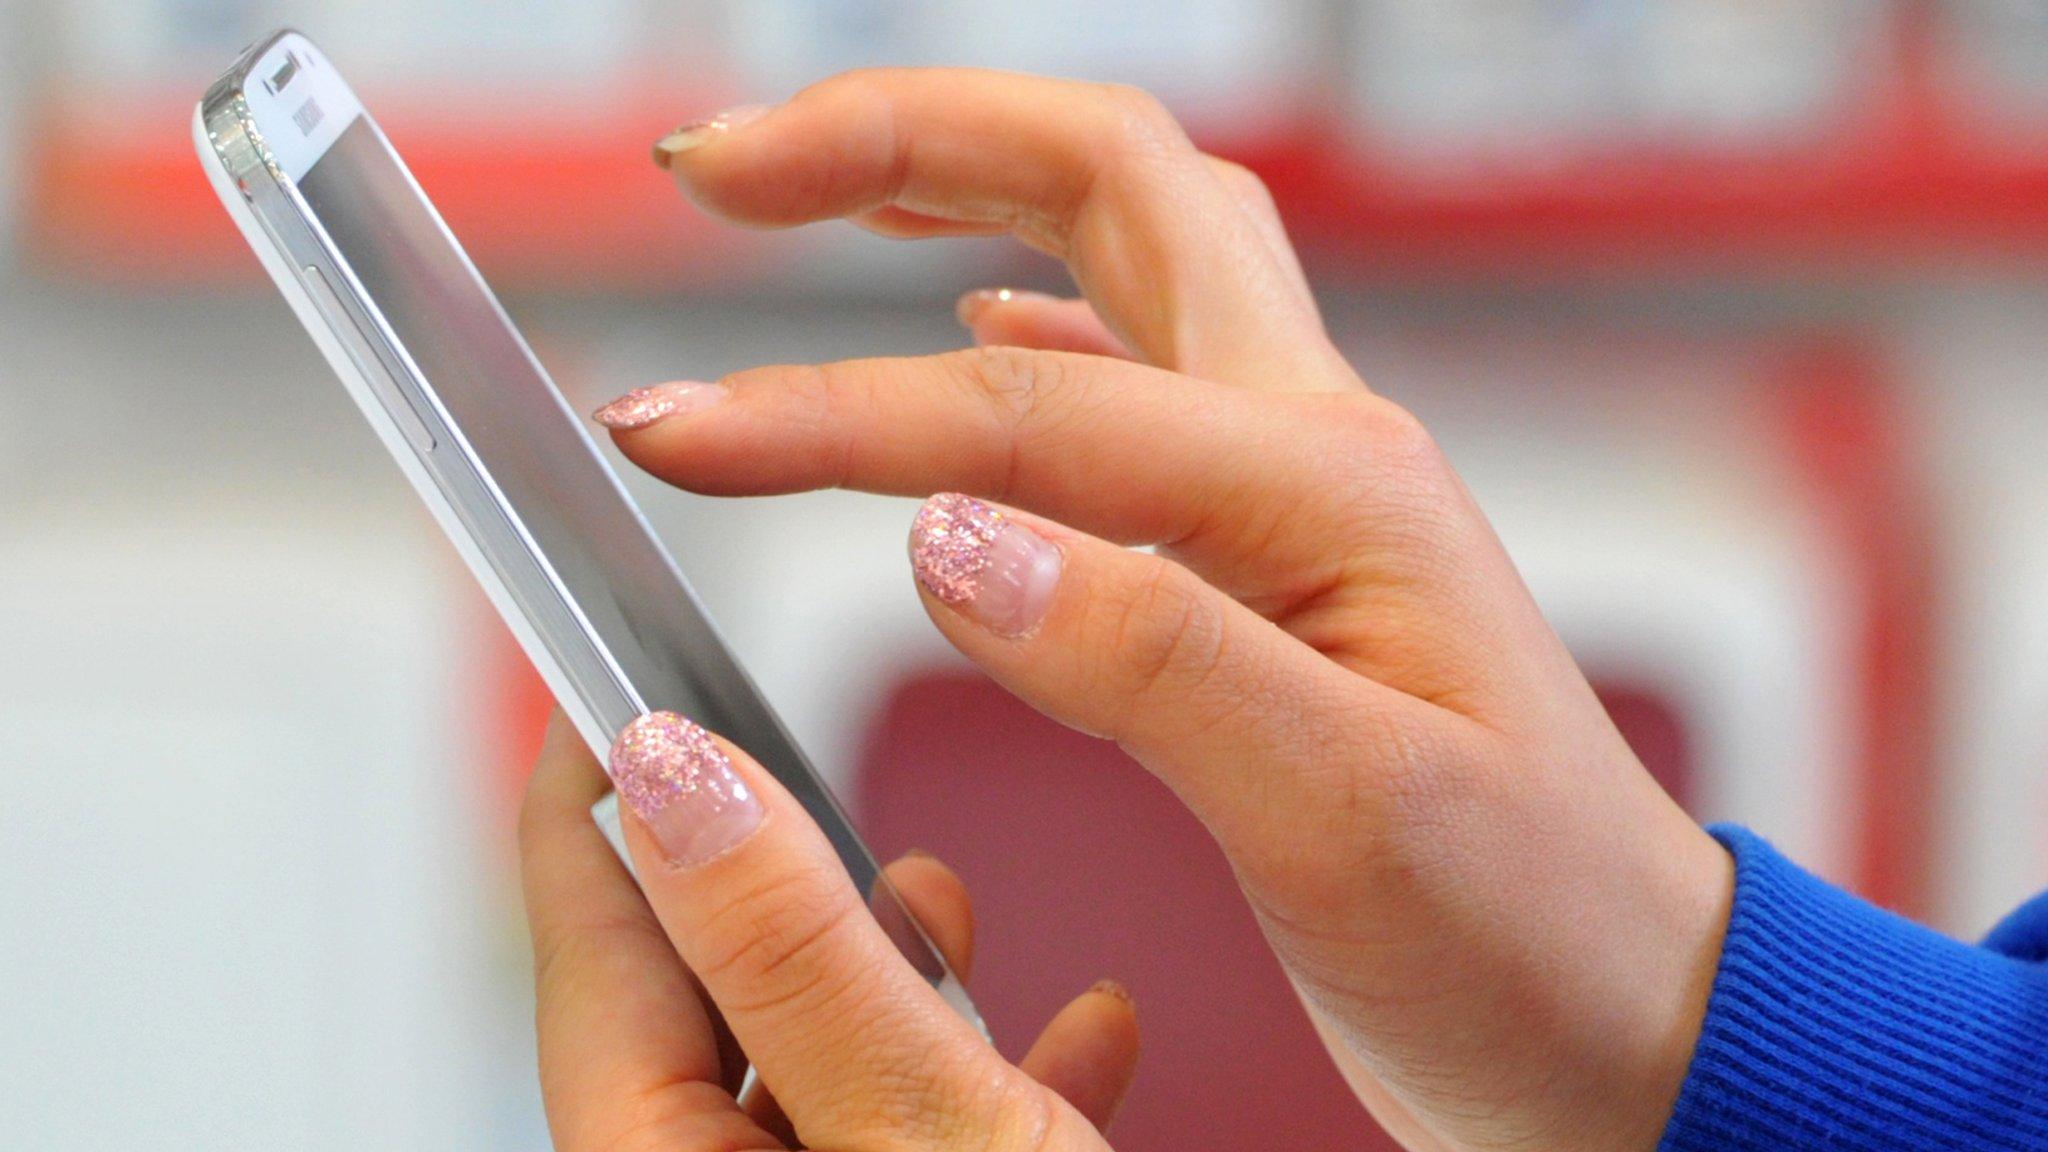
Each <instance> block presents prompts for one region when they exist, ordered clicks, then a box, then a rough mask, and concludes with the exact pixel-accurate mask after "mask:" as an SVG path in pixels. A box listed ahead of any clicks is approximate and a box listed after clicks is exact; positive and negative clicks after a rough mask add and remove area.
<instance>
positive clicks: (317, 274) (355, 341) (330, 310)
mask: <svg viewBox="0 0 2048 1152" xmlns="http://www.w3.org/2000/svg"><path fill="white" fill-rule="evenodd" d="M305 273H306V287H307V289H308V290H309V291H311V292H312V294H313V299H314V301H315V302H316V303H318V304H319V306H320V310H321V311H322V312H325V313H326V314H327V315H328V317H329V319H330V321H331V325H330V326H331V327H332V328H333V330H334V333H335V335H337V336H339V337H340V338H341V342H342V343H343V344H344V345H346V346H347V347H348V354H349V358H350V359H352V360H354V361H355V362H356V367H357V369H358V370H360V371H361V372H362V373H363V375H364V377H365V378H366V379H368V380H369V382H370V391H372V392H374V393H376V394H377V399H378V401H379V402H380V403H381V404H382V406H383V408H384V411H385V412H386V413H387V414H388V415H389V416H390V417H391V419H392V422H393V423H395V424H397V425H398V430H399V432H400V433H401V434H402V435H404V437H405V439H406V441H407V442H408V443H410V444H411V445H412V446H413V447H414V448H415V449H417V450H418V451H420V452H421V453H427V452H432V451H433V450H434V434H433V432H432V431H431V430H429V429H428V428H427V422H426V421H425V420H424V419H422V418H421V416H420V414H419V410H418V409H416V408H414V407H413V405H412V401H411V400H409V399H407V398H406V396H405V393H404V391H403V390H402V389H401V388H400V387H399V386H398V383H397V381H395V380H394V379H393V378H392V376H391V370H390V368H389V367H388V366H387V364H386V361H385V360H384V358H383V357H382V356H380V355H378V354H377V346H376V345H375V344H374V343H372V342H371V341H370V338H369V337H367V336H365V335H363V330H362V328H361V327H360V326H359V325H357V323H356V321H355V315H354V314H353V313H351V312H350V311H349V310H348V307H347V306H346V305H344V304H343V303H342V302H341V296H340V294H339V293H337V292H335V290H334V286H333V285H332V284H330V283H329V282H328V280H327V276H326V274H325V273H323V272H321V271H320V269H319V267H318V266H317V265H313V264H308V265H306V266H305Z"/></svg>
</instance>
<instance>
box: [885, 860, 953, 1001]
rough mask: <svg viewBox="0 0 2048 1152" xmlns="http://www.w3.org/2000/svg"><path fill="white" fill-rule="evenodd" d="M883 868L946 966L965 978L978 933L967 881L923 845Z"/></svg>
mask: <svg viewBox="0 0 2048 1152" xmlns="http://www.w3.org/2000/svg"><path fill="white" fill-rule="evenodd" d="M882 871H883V875H885V876H887V877H888V879H889V883H890V885H891V886H892V887H894V888H895V889H896V894H897V895H898V896H900V897H902V898H903V903H904V906H905V907H907V908H908V909H909V910H910V914H911V916H912V917H913V918H915V919H916V920H917V923H918V925H919V927H921V928H923V929H924V932H925V935H927V936H929V937H931V941H932V943H933V945H935V946H936V947H937V948H938V950H939V953H940V955H942V956H943V957H944V958H945V960H946V966H947V967H948V968H951V969H952V970H953V973H954V974H955V975H957V976H959V977H960V979H962V980H966V979H967V978H968V977H969V975H970V974H971V973H972V972H973V969H974V933H975V924H974V901H973V899H972V898H971V897H970V896H969V895H968V892H967V885H966V883H965V882H964V881H962V880H961V879H960V876H959V874H958V873H956V872H954V871H953V869H952V868H950V867H948V866H947V865H946V864H945V862H944V861H941V860H940V859H939V858H938V857H936V856H933V855H932V854H931V853H929V852H925V851H923V850H922V849H912V850H911V851H910V852H908V853H906V854H904V856H903V857H902V858H900V859H898V860H896V861H895V862H894V863H892V864H890V865H889V866H888V867H887V868H885V869H883V870H882Z"/></svg>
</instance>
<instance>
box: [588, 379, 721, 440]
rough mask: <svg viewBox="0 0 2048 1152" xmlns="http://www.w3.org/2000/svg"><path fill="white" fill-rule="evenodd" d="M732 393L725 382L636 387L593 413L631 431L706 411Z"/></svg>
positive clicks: (602, 420) (607, 424)
mask: <svg viewBox="0 0 2048 1152" xmlns="http://www.w3.org/2000/svg"><path fill="white" fill-rule="evenodd" d="M730 395H732V390H731V389H729V388H727V387H726V386H725V385H723V384H702V383H698V382H697V381H694V380H679V381H676V382H674V383H671V384H656V385H655V386H654V387H652V388H635V389H633V390H632V391H631V392H628V393H626V394H625V395H624V396H621V397H619V398H618V399H617V400H614V401H612V402H611V403H609V404H607V405H605V406H604V407H602V408H599V409H598V410H597V411H595V412H593V413H591V419H593V420H596V421H597V422H598V423H599V424H602V425H604V426H605V427H607V428H613V429H616V430H618V431H621V432H631V431H633V430H635V429H638V428H645V427H647V426H648V425H649V424H653V423H656V422H657V421H661V420H666V419H668V418H669V417H671V416H684V415H688V414H689V413H691V412H702V411H703V410H704V409H706V408H709V407H711V406H712V405H713V404H717V403H719V402H720V401H722V400H724V399H725V398H726V397H728V396H730Z"/></svg>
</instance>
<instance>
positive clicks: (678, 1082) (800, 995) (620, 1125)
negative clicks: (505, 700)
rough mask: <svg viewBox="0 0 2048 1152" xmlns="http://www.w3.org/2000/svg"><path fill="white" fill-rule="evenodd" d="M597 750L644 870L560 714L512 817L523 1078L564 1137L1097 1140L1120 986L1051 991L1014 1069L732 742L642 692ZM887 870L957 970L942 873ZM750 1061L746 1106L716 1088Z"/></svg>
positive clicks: (699, 1146) (602, 1144)
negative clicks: (630, 717)
mask: <svg viewBox="0 0 2048 1152" xmlns="http://www.w3.org/2000/svg"><path fill="white" fill-rule="evenodd" d="M613 768H614V772H615V774H616V775H617V777H618V783H619V788H620V792H621V794H622V795H625V796H629V797H630V798H631V799H632V800H633V801H635V803H636V804H637V806H638V810H639V811H643V812H646V813H648V814H649V817H650V818H648V819H639V818H628V820H627V823H626V827H627V840H628V843H629V845H630V847H631V850H632V852H633V860H634V864H635V867H636V868H637V870H638V872H639V875H640V877H641V890H637V891H636V890H635V888H634V886H633V879H632V877H631V876H628V875H627V874H626V870H625V869H624V868H622V867H620V865H619V861H618V858H617V857H616V856H614V855H613V854H612V851H611V847H610V845H608V844H606V843H605V841H604V836H603V834H602V833H600V832H599V831H598V828H597V825H596V824H594V823H592V822H591V819H590V805H591V804H593V803H595V802H596V800H597V798H598V797H599V796H602V795H603V794H604V786H605V778H604V774H603V773H601V772H600V771H599V770H598V767H597V765H596V764H594V763H593V762H592V761H591V759H590V754H589V752H588V751H587V750H585V749H584V748H583V746H582V744H581V743H580V742H579V741H578V740H577V738H576V735H575V733H574V732H573V731H572V730H571V729H570V727H569V725H568V723H567V722H566V721H564V720H563V718H562V717H561V716H560V715H557V716H556V717H555V719H554V722H553V723H551V724H550V725H549V731H548V736H547V739H546V742H545V744H544V746H543V747H542V750H541V756H540V763H539V765H538V767H536V768H535V770H534V774H533V779H532V783H531V784H530V785H529V787H528V789H527V799H526V808H525V811H524V813H522V816H521V821H520V848H521V856H522V859H523V862H524V873H525V876H524V878H525V888H526V907H527V918H528V920H529V921H530V922H531V926H532V930H533V945H534V972H535V983H536V987H537V994H538V1002H539V1004H538V1012H537V1016H536V1020H537V1024H538V1027H539V1039H540V1072H541V1093H542V1098H543V1100H544V1101H545V1103H546V1105H547V1113H548V1125H549V1128H550V1129H551V1130H552V1132H553V1134H554V1138H555V1147H556V1148H558V1149H561V1152H629V1150H638V1149H645V1150H647V1152H747V1150H755V1149H782V1148H788V1147H792V1146H794V1144H793V1140H794V1133H801V1134H802V1136H803V1139H804V1141H805V1142H807V1143H809V1144H810V1145H812V1146H815V1147H826V1148H837V1149H847V1150H849V1152H860V1150H863V1149H920V1148H929V1149H939V1148H962V1147H974V1148H986V1149H990V1150H991V1152H997V1150H1001V1149H1015V1150H1017V1152H1087V1150H1100V1149H1103V1148H1105V1147H1106V1145H1105V1144H1104V1143H1103V1141H1102V1137H1101V1136H1100V1135H1099V1134H1098V1129H1100V1128H1101V1127H1104V1126H1106V1125H1107V1124H1108V1122H1109V1119H1110V1117H1111V1116H1112V1115H1113V1114H1114V1113H1115V1111H1116V1107H1117V1104H1118V1103H1119V1102H1120V1101H1121V1100H1122V1098H1123V1093H1124V1089H1125V1088H1126V1087H1127V1086H1128V1085H1129V1084H1130V1078H1131V1072H1132V1070H1133V1068H1134V1066H1135V1064H1136V1061H1137V1055H1138V1035H1137V1024H1136V1017H1135V1016H1134V1015H1133V1012H1132V1008H1131V1004H1130V1002H1129V999H1128V998H1127V997H1126V996H1124V994H1123V992H1122V991H1121V989H1119V988H1118V987H1117V986H1116V985H1114V984H1111V983H1109V982H1107V981H1105V982H1103V983H1101V984H1098V985H1096V986H1095V987H1094V988H1093V989H1090V990H1089V991H1088V992H1087V993H1085V994H1083V995H1082V996H1081V997H1080V998H1079V999H1077V1000H1075V1001H1074V1002H1073V1003H1071V1004H1069V1005H1068V1006H1067V1007H1066V1009H1065V1010H1063V1011H1062V1012H1060V1014H1059V1015H1057V1016H1055V1017H1054V1018H1053V1020H1052V1023H1051V1024H1049V1025H1047V1027H1046V1029H1045V1032H1044V1034H1043V1035H1042V1036H1040V1037H1039V1039H1038V1042H1037V1043H1036V1044H1035V1045H1033V1047H1032V1049H1031V1051H1030V1053H1029V1054H1028V1055H1026V1056H1025V1057H1024V1060H1023V1063H1022V1065H1021V1068H1019V1067H1012V1066H1010V1065H1009V1064H1007V1063H1005V1062H1004V1061H1003V1059H1002V1058H1001V1057H1000V1056H998V1055H996V1053H995V1051H994V1049H991V1048H990V1047H989V1046H988V1044H987V1043H986V1042H985V1041H983V1040H982V1038H981V1036H980V1034H979V1033H977V1032H976V1031H975V1030H974V1029H973V1028H972V1027H971V1026H969V1025H968V1024H967V1022H966V1021H964V1020H962V1019H961V1018H960V1017H959V1016H957V1015H955V1014H954V1012H953V1010H952V1009H951V1008H949V1007H948V1006H947V1005H946V1004H945V1002H944V1001H942V1000H941V999H940V998H939V996H938V994H937V993H936V992H934V991H933V990H932V989H931V987H930V985H928V984H926V983H925V982H924V980H923V979H922V978H921V977H919V976H918V975H917V973H916V972H914V971H913V970H912V969H911V967H910V965H909V963H908V962H906V961H905V960H904V959H903V957H902V956H901V955H900V954H899V953H898V952H897V951H896V948H895V945H894V944H892V943H890V941H889V939H888V938H887V937H886V936H884V935H883V934H882V930H881V928H880V926H879V925H877V924H876V923H875V921H874V919H873V917H871V916H870V915H869V914H868V911H867V905H866V903H865V902H864V901H863V900H862V899H861V897H860V896H859V895H858V894H857V893H856V892H855V891H854V888H853V885H852V883H851V881H849V880H848V878H847V875H846V871H845V868H844V867H843V866H842V865H841V864H840V863H839V860H838V857H836V856H835V855H833V852H832V848H831V846H830V845H829V844H827V843H826V841H825V838H824V836H823V834H821V833H820V832H819V831H818V828H817V826H816V825H815V824H813V823H812V822H811V820H810V818H809V817H807V816H806V815H805V814H804V812H803V809H802V808H801V807H799V806H798V805H797V803H796V801H795V800H793V799H792V798H791V797H790V796H789V794H788V793H786V792H784V791H783V790H782V788H781V786H780V785H778V784H776V783H775V781H774V779H773V777H771V776H769V775H768V773H767V772H765V771H764V770H762V768H761V767H760V766H759V765H757V764H755V763H754V762H753V761H752V760H750V759H748V758H747V756H746V754H745V753H742V752H740V751H739V750H737V749H734V748H731V747H729V746H727V745H724V744H722V743H720V742H718V741H715V740H714V739H713V738H711V737H710V736H708V735H707V734H705V733H703V732H702V730H701V729H697V728H695V727H694V726H692V725H690V724H689V722H688V721H685V720H682V719H681V718H680V717H669V716H665V715H662V714H659V713H657V714H656V715H655V716H652V717H647V718H643V719H642V720H641V721H640V722H639V723H638V724H636V725H635V726H634V728H633V729H631V730H629V732H628V733H627V734H626V736H624V737H622V738H621V740H620V747H619V749H618V750H617V751H615V752H614V754H613ZM887 875H888V877H889V879H890V880H891V881H892V882H893V883H894V884H895V886H896V889H897V891H898V892H899V893H900V894H901V895H902V896H903V899H904V902H905V904H907V905H908V906H909V908H910V910H911V912H912V914H913V915H915V916H916V917H917V919H918V922H919V923H920V924H921V925H922V926H923V927H924V929H925V932H926V934H927V935H929V936H930V937H931V939H932V941H933V943H935V944H936V945H937V946H938V948H939V950H940V951H941V952H942V953H944V954H945V957H946V962H947V964H949V965H950V966H951V967H952V969H953V971H954V972H955V973H957V974H959V975H960V976H961V978H963V979H965V978H966V976H967V974H968V971H969V969H970V968H971V967H972V965H973V959H974V918H973V914H972V912H971V911H970V910H969V907H968V902H967V892H966V889H965V888H963V887H962V886H961V884H960V881H959V879H958V878H957V877H955V876H954V875H953V873H952V872H951V871H949V870H948V869H947V868H946V866H945V865H943V864H941V863H939V862H938V861H937V860H934V859H932V858H931V857H929V856H917V855H913V856H909V857H905V858H904V859H902V860H898V861H897V862H896V863H894V864H892V865H890V866H889V868H888V869H887ZM643 891H644V893H645V897H644V898H643V897H642V892H643ZM685 965H687V967H686V966H685ZM692 973H694V974H695V977H694V979H693V977H692ZM707 994H708V998H707ZM742 1049H744V1051H745V1053H746V1055H745V1056H744V1057H743V1056H741V1055H740V1053H741V1050H742ZM749 1059H751V1060H752V1061H753V1063H754V1065H755V1068H756V1070H757V1071H758V1072H759V1074H760V1076H761V1079H762V1083H763V1084H766V1085H768V1086H769V1087H771V1088H772V1089H773V1090H774V1092H775V1096H774V1097H773V1098H772V1099H768V1100H765V1101H764V1102H762V1103H761V1104H757V1105H755V1106H754V1107H753V1109H752V1110H751V1111H750V1110H747V1109H743V1108H741V1107H740V1105H739V1104H738V1103H737V1102H736V1101H735V1099H734V1096H733V1093H734V1091H735V1090H736V1089H737V1087H738V1083H739V1078H740V1074H741V1072H742V1071H743V1070H744V1068H745V1066H746V1062H747V1060H749ZM792 1129H793V1131H792Z"/></svg>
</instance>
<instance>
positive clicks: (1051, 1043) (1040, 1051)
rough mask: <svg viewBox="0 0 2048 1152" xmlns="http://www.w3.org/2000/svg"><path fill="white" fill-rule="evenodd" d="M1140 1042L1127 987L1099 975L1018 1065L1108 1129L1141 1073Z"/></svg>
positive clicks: (1041, 1035) (1134, 1010)
mask: <svg viewBox="0 0 2048 1152" xmlns="http://www.w3.org/2000/svg"><path fill="white" fill-rule="evenodd" d="M1139 1046H1140V1038H1139V1035H1138V1015H1137V1008H1136V1004H1135V1003H1134V1002H1133V1000H1132V999H1131V995H1130V993H1129V991H1127V990H1126V989H1125V988H1124V987H1123V985H1121V984H1119V983H1117V982H1116V981H1114V980H1101V981H1097V982H1096V984H1095V986H1094V987H1092V988H1090V989H1089V990H1088V991H1086V992H1084V993H1082V994H1081V995H1080V996H1078V997H1076V998H1075V999H1074V1000H1073V1001H1072V1002H1071V1003H1069V1004H1068V1005H1067V1006H1066V1007H1065V1008H1063V1009H1061V1010H1060V1012H1059V1014H1058V1015H1057V1016H1054V1017H1053V1018H1052V1022H1051V1023H1049V1024H1047V1025H1046V1026H1045V1031H1044V1032H1043V1033H1041V1034H1040V1035H1039V1037H1038V1041H1037V1042H1036V1043H1035V1044H1033V1045H1032V1046H1031V1051H1030V1052H1029V1053H1027V1054H1026V1055H1025V1057H1024V1060H1023V1061H1022V1063H1021V1065H1020V1066H1021V1067H1022V1068H1023V1069H1024V1071H1025V1072H1027V1073H1029V1074H1030V1075H1031V1077H1032V1078H1033V1079H1035V1080H1037V1081H1038V1082H1039V1083H1040V1084H1043V1085H1045V1086H1046V1087H1047V1088H1050V1089H1052V1090H1053V1091H1055V1092H1057V1093H1059V1094H1060V1096H1061V1097H1063V1098H1064V1099H1065V1100H1066V1101H1067V1103H1069V1104H1072V1105H1073V1106H1074V1109H1075V1110H1076V1111H1078V1112H1080V1113H1081V1114H1082V1115H1083V1116H1086V1117H1087V1118H1088V1119H1089V1121H1090V1122H1091V1123H1093V1124H1094V1125H1095V1126H1096V1127H1097V1128H1098V1129H1106V1128H1107V1127H1108V1126H1109V1123H1110V1121H1111V1120H1112V1119H1114V1118H1115V1116H1116V1113H1117V1110H1118V1109H1119V1108H1120V1107H1122V1105H1123V1101H1124V1097H1125V1095H1126V1094H1127V1093H1128V1092H1129V1091H1130V1087H1131V1081H1132V1080H1133V1078H1135V1076H1136V1075H1137V1069H1138V1052H1139Z"/></svg>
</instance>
